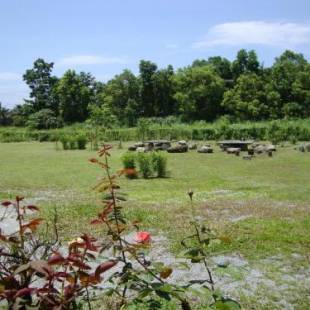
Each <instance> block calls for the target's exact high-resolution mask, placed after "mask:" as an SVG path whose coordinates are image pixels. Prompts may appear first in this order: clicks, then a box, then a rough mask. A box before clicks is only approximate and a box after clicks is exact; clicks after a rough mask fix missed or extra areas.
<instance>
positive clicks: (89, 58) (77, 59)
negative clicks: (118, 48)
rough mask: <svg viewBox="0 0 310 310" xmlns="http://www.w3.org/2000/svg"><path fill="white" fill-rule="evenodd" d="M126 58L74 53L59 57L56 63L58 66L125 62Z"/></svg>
mask: <svg viewBox="0 0 310 310" xmlns="http://www.w3.org/2000/svg"><path fill="white" fill-rule="evenodd" d="M127 62H128V60H127V59H126V58H122V57H104V56H96V55H75V56H69V57H63V58H61V59H60V60H59V61H58V62H57V64H58V65H60V66H81V65H111V64H125V63H127Z"/></svg>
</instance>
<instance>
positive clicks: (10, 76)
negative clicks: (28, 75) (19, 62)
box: [0, 72, 22, 81]
mask: <svg viewBox="0 0 310 310" xmlns="http://www.w3.org/2000/svg"><path fill="white" fill-rule="evenodd" d="M21 79H22V76H21V75H20V74H18V73H14V72H0V80H1V81H19V80H21Z"/></svg>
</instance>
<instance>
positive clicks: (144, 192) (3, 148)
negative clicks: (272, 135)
mask: <svg viewBox="0 0 310 310" xmlns="http://www.w3.org/2000/svg"><path fill="white" fill-rule="evenodd" d="M127 145H128V144H124V145H123V147H124V148H123V149H121V150H119V149H118V148H117V144H115V147H114V149H113V151H112V157H111V166H112V168H113V169H116V170H117V169H119V168H121V160H120V157H121V155H122V153H123V152H125V150H126V146H127ZM95 156H96V153H95V152H92V151H89V150H85V151H78V150H76V151H60V150H56V149H55V144H54V143H49V142H47V143H37V142H31V143H24V142H23V143H7V144H6V143H3V144H0V198H1V199H5V198H10V197H13V196H14V195H16V194H21V195H24V196H26V197H29V199H30V200H32V201H34V202H36V203H37V204H38V205H39V206H41V208H42V213H43V216H44V217H47V218H49V217H51V215H52V213H53V209H54V207H56V208H57V212H58V214H59V225H60V234H61V237H62V239H69V238H71V237H72V236H75V235H76V234H77V233H79V232H81V230H83V231H89V230H93V229H94V228H92V227H91V226H90V225H89V224H88V223H89V221H90V219H92V218H93V217H94V216H95V215H96V213H97V211H98V210H99V209H100V208H101V205H100V196H99V194H97V193H95V192H93V191H92V190H91V189H92V187H93V186H94V185H95V184H96V179H97V178H98V177H100V176H101V174H102V172H101V171H100V170H98V168H97V167H95V166H93V165H92V164H90V163H89V162H88V159H89V158H91V157H95ZM167 156H168V170H169V177H167V178H162V179H157V178H152V179H147V180H145V179H142V178H139V179H136V180H128V179H126V178H122V179H121V181H120V183H121V187H122V188H123V190H124V191H125V192H126V193H127V194H128V196H127V202H126V203H125V204H124V206H125V210H126V213H127V215H128V216H129V218H131V219H139V220H141V221H142V222H143V225H142V228H145V229H149V230H150V231H151V232H152V233H153V234H154V235H164V236H165V237H167V238H168V240H169V247H170V250H171V251H172V252H173V253H175V254H177V253H178V252H179V250H180V248H179V240H180V238H181V237H182V236H183V235H185V234H186V233H188V230H189V224H188V222H189V214H190V208H189V204H188V197H187V194H186V193H187V191H188V189H190V188H191V189H193V190H194V193H195V194H194V199H195V207H196V209H197V214H199V217H200V219H201V220H202V221H206V222H208V224H209V225H210V226H211V227H212V228H214V229H215V230H216V231H217V232H218V233H219V234H223V235H225V236H228V237H229V238H230V240H231V242H230V243H229V244H218V245H214V246H213V247H212V248H211V250H210V251H211V253H210V254H212V255H218V254H223V253H226V254H231V253H238V255H242V257H245V258H246V259H247V260H249V261H251V262H252V263H253V264H262V265H263V263H262V262H263V260H266V259H267V260H268V259H270V257H280V258H281V259H282V260H283V261H285V262H286V263H288V262H291V266H295V265H296V261H295V260H294V258H293V257H294V255H295V256H296V255H299V259H298V264H297V267H298V268H308V269H307V270H308V271H307V272H309V253H310V182H309V180H310V154H309V153H300V152H297V151H296V150H294V147H293V146H292V145H289V144H287V145H286V146H284V147H280V148H279V149H278V150H277V152H275V153H274V156H273V157H272V158H269V157H267V156H266V155H259V156H257V157H256V158H254V159H253V160H251V161H246V160H243V159H242V156H240V157H237V156H234V155H227V154H226V153H223V152H221V151H220V150H219V149H218V148H215V153H214V154H199V153H197V152H196V151H190V152H188V153H185V154H167ZM81 227H82V229H81ZM96 229H97V228H96ZM93 233H95V234H100V232H99V231H97V230H96V231H93ZM294 264H295V265H294ZM269 265H270V266H269ZM269 265H268V266H269V267H270V270H269V269H268V270H269V271H268V270H267V271H266V273H268V274H269V275H270V277H274V275H275V274H277V272H274V269H272V268H271V267H272V264H269ZM307 266H308V267H307ZM282 267H283V266H282ZM295 267H296V266H295ZM297 267H296V268H297ZM274 268H278V269H279V270H280V268H281V266H278V267H274ZM296 268H295V269H294V270H293V271H292V273H297V271H296ZM279 270H278V271H279ZM287 272H288V271H287ZM294 287H295V288H296V290H297V289H298V293H297V292H295V291H294V290H293V289H292V291H291V294H293V295H292V296H295V295H296V298H295V299H294V298H293V305H296V309H306V307H307V306H308V305H309V303H308V301H309V300H308V301H306V302H305V299H307V298H308V297H307V292H306V288H305V287H304V286H302V287H298V286H297V285H295V286H294ZM293 291H294V293H292V292H293ZM268 293H269V294H270V304H272V302H273V299H274V298H276V297H274V296H273V295H272V294H271V292H268ZM256 294H257V296H259V294H262V295H263V296H267V295H266V293H264V291H263V289H262V288H260V290H259V291H257V292H256ZM294 294H295V295H294ZM240 296H241V295H240ZM298 296H299V297H298ZM267 297H268V296H267ZM240 298H241V300H242V301H243V303H244V305H245V306H246V307H245V308H247V307H249V309H250V308H251V307H250V306H249V305H252V303H254V305H255V302H256V303H258V302H259V300H258V298H259V297H257V298H255V297H253V299H254V301H253V300H252V299H251V298H250V297H249V296H241V297H240ZM267 305H268V303H267ZM274 305H276V306H274V307H270V308H269V306H268V307H267V306H266V307H265V308H264V307H262V308H259V307H258V308H256V307H254V308H251V309H263V308H264V309H281V307H278V304H277V303H275V304H274ZM304 307H305V308H304Z"/></svg>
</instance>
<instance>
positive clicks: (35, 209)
mask: <svg viewBox="0 0 310 310" xmlns="http://www.w3.org/2000/svg"><path fill="white" fill-rule="evenodd" d="M26 208H27V209H29V210H31V211H39V208H38V207H36V206H33V205H29V206H26Z"/></svg>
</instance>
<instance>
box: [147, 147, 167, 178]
mask: <svg viewBox="0 0 310 310" xmlns="http://www.w3.org/2000/svg"><path fill="white" fill-rule="evenodd" d="M151 160H152V168H153V171H154V173H155V174H156V176H157V177H158V178H164V177H166V176H167V156H166V155H165V154H163V153H160V152H153V153H152V154H151Z"/></svg>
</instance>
